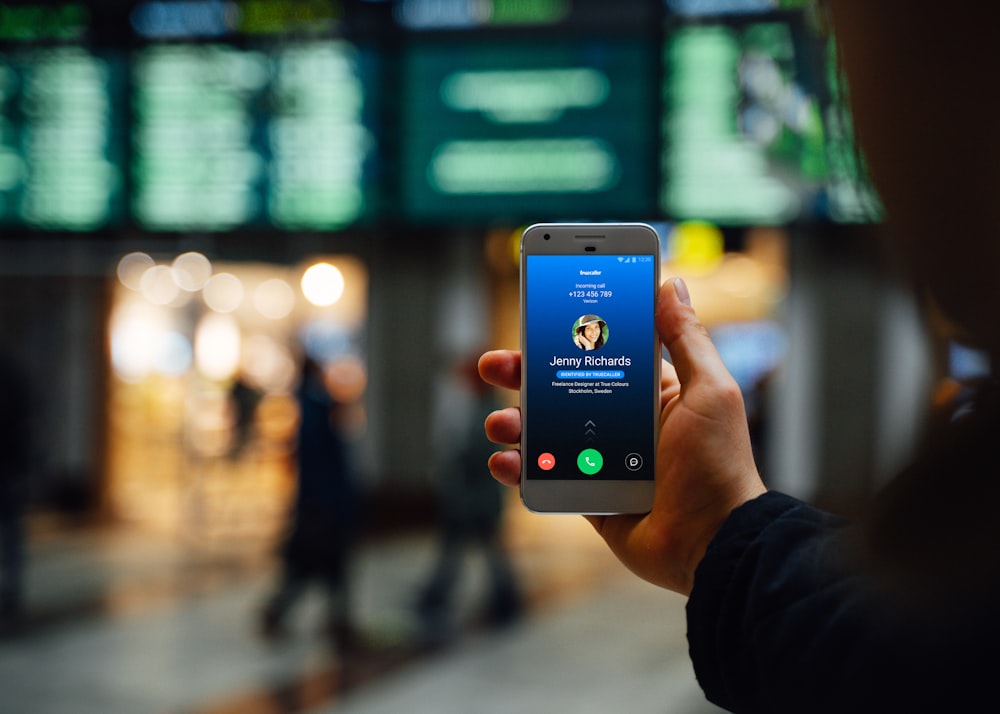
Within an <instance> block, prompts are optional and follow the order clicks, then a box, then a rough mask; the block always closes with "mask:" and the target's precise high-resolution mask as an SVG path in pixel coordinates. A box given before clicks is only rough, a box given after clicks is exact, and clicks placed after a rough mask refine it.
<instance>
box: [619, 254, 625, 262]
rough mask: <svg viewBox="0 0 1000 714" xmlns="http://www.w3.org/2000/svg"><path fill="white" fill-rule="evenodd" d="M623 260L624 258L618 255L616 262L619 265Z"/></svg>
mask: <svg viewBox="0 0 1000 714" xmlns="http://www.w3.org/2000/svg"><path fill="white" fill-rule="evenodd" d="M623 260H625V256H623V255H619V256H618V262H619V263H621V262H622V261H623Z"/></svg>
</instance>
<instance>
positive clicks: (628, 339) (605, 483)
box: [521, 223, 660, 514]
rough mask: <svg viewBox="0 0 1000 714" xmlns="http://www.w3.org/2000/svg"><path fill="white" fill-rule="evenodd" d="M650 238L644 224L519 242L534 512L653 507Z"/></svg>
mask: <svg viewBox="0 0 1000 714" xmlns="http://www.w3.org/2000/svg"><path fill="white" fill-rule="evenodd" d="M659 259H660V240H659V237H658V235H657V233H656V231H655V230H654V229H653V228H652V227H650V226H648V225H646V224H644V223H595V224H585V223H549V224H535V225H532V226H530V227H528V228H527V229H526V230H525V231H524V235H523V236H522V237H521V354H522V361H521V369H522V373H521V419H522V422H521V429H522V431H521V456H522V467H521V468H522V470H521V499H522V500H523V501H524V504H525V506H527V507H528V508H529V509H530V510H532V511H537V512H541V513H592V514H608V513H645V512H647V511H649V510H650V509H651V507H652V499H653V475H654V456H655V454H656V437H657V432H658V429H657V426H658V423H659V403H660V344H659V339H658V337H657V334H656V328H655V326H654V323H653V311H654V308H655V303H656V292H657V288H658V286H659V280H660V262H659Z"/></svg>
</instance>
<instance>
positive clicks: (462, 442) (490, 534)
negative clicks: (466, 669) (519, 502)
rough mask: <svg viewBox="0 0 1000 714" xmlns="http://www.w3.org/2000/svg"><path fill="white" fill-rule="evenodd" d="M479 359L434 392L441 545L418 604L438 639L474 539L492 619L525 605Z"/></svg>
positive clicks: (428, 631)
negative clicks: (505, 530) (486, 427)
mask: <svg viewBox="0 0 1000 714" xmlns="http://www.w3.org/2000/svg"><path fill="white" fill-rule="evenodd" d="M477 362H478V354H477V355H476V356H475V357H473V358H465V359H460V360H458V361H457V363H456V364H455V365H454V367H453V369H452V370H451V372H450V373H449V374H448V375H447V378H446V380H445V381H444V383H443V385H442V386H441V389H440V392H439V393H438V395H437V399H436V400H435V409H434V416H433V429H434V431H433V436H432V439H433V443H432V461H431V465H430V471H431V479H432V481H433V483H434V485H435V487H436V490H437V504H438V528H439V534H438V546H437V553H436V563H435V565H434V567H433V569H432V571H431V574H430V577H429V578H428V580H427V582H426V583H425V584H424V586H423V588H422V589H421V591H420V596H419V599H418V604H417V609H418V613H419V615H420V618H421V623H422V625H423V627H424V635H425V636H426V637H427V638H428V640H430V641H432V642H434V641H440V640H442V639H445V638H447V636H448V633H449V631H450V630H451V628H452V626H453V625H454V623H453V622H452V621H451V620H452V617H453V615H454V611H455V602H454V598H455V591H456V589H457V587H458V585H459V581H460V578H461V576H462V571H463V570H464V568H463V564H464V561H465V556H466V551H467V550H468V549H469V548H470V547H471V548H474V549H476V550H478V551H479V552H481V553H482V555H483V556H484V558H485V560H486V564H487V568H488V571H489V576H488V577H489V582H488V588H489V590H488V592H487V593H486V598H487V607H486V617H487V620H488V621H489V622H490V623H491V624H494V625H505V624H508V623H510V622H512V621H513V620H514V619H516V618H517V616H518V615H519V614H520V611H521V595H520V590H519V588H518V585H517V580H516V577H515V574H514V569H513V567H512V566H511V563H510V559H509V557H508V554H507V551H506V548H505V547H504V544H503V539H502V534H501V524H502V516H503V508H504V498H505V493H504V489H503V487H502V486H501V485H500V484H498V483H497V482H495V481H494V480H493V479H490V478H488V469H487V468H486V459H487V458H488V457H489V455H490V454H491V453H492V452H493V446H492V444H491V443H490V442H489V441H488V440H487V439H486V438H485V436H484V434H483V430H482V423H483V420H484V419H485V418H486V416H487V415H488V414H490V413H491V412H492V411H493V410H495V409H496V408H497V407H498V404H497V402H496V400H495V398H494V397H493V393H492V390H491V388H490V387H489V386H488V385H487V384H485V383H484V382H483V381H482V380H481V379H480V378H479V372H478V368H477ZM484 477H486V478H484Z"/></svg>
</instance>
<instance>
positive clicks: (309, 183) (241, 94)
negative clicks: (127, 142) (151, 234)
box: [132, 40, 375, 230]
mask: <svg viewBox="0 0 1000 714" xmlns="http://www.w3.org/2000/svg"><path fill="white" fill-rule="evenodd" d="M363 66H364V58H363V57H362V56H361V52H360V51H359V50H358V48H356V47H355V46H354V45H352V44H350V43H348V42H345V41H340V40H311V41H300V42H283V43H280V44H277V45H273V46H268V47H267V48H266V49H248V48H244V47H239V46H235V45H228V44H227V45H224V44H164V45H152V46H149V47H147V48H145V49H142V50H141V51H139V52H138V53H137V55H136V57H135V59H134V62H133V80H134V93H133V100H132V101H133V107H132V109H133V132H134V135H133V154H132V171H133V193H132V210H133V214H134V216H135V219H136V221H137V222H138V223H139V224H140V225H142V226H143V227H146V228H149V229H153V230H188V229H202V230H229V229H234V228H240V227H252V226H274V227H277V228H281V229H291V230H295V229H307V230H317V229H320V230H331V229H337V228H341V227H344V226H346V225H349V224H351V223H353V222H356V221H358V220H359V219H360V218H361V217H362V216H363V215H364V212H365V210H366V201H367V196H366V191H367V183H366V180H365V171H366V162H367V161H368V160H369V157H370V156H371V154H372V152H373V150H374V148H375V137H374V135H373V133H372V131H371V130H370V129H369V126H368V123H367V122H366V101H367V99H368V92H367V87H366V86H365V84H364V80H363V78H362V74H363Z"/></svg>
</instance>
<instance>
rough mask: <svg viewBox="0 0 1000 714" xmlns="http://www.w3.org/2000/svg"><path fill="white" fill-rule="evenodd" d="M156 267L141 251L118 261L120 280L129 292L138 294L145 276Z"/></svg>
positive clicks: (154, 262)
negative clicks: (133, 291)
mask: <svg viewBox="0 0 1000 714" xmlns="http://www.w3.org/2000/svg"><path fill="white" fill-rule="evenodd" d="M154 265H156V261H154V260H153V259H152V258H151V257H149V256H148V255H147V254H146V253H143V252H141V251H135V252H133V253H129V254H127V255H125V256H122V259H121V260H119V261H118V270H117V272H118V280H119V281H120V282H121V284H122V285H124V286H125V287H127V288H128V289H129V290H135V291H136V292H138V291H139V290H140V289H141V287H142V276H143V274H144V273H145V272H146V271H147V270H149V269H150V268H152V267H153V266H154Z"/></svg>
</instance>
